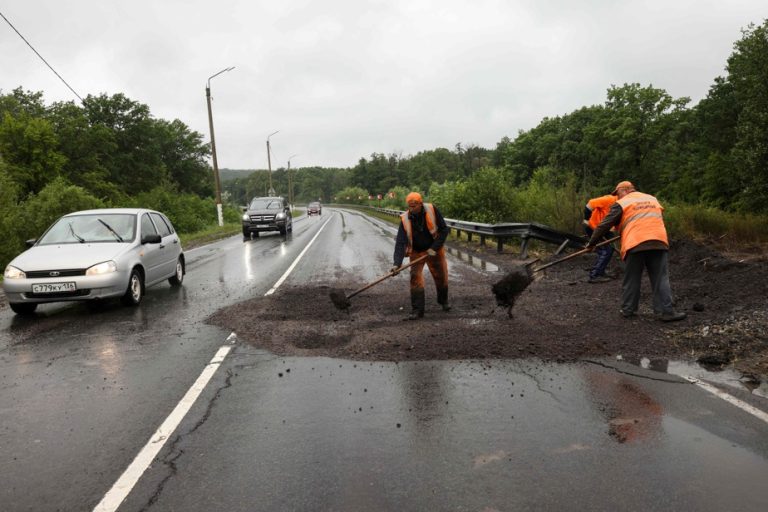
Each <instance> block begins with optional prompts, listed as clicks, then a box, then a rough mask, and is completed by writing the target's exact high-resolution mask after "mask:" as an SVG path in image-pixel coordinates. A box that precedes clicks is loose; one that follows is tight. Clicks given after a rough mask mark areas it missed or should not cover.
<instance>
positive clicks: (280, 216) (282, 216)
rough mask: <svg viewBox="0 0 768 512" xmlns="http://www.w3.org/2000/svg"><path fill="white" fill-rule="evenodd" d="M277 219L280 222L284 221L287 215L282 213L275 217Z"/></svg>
mask: <svg viewBox="0 0 768 512" xmlns="http://www.w3.org/2000/svg"><path fill="white" fill-rule="evenodd" d="M275 218H276V219H278V220H282V219H284V218H285V213H283V212H280V213H278V214H277V215H275Z"/></svg>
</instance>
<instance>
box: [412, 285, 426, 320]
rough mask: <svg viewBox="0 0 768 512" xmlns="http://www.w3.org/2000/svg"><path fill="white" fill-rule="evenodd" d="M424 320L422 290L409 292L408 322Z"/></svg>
mask: <svg viewBox="0 0 768 512" xmlns="http://www.w3.org/2000/svg"><path fill="white" fill-rule="evenodd" d="M419 318H424V288H420V289H416V290H411V314H410V315H408V320H418V319H419Z"/></svg>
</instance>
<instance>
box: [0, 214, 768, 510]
mask: <svg viewBox="0 0 768 512" xmlns="http://www.w3.org/2000/svg"><path fill="white" fill-rule="evenodd" d="M326 221H328V223H327V224H326ZM321 229H322V232H320V234H319V236H318V237H317V238H316V239H315V241H314V243H313V244H312V246H311V247H309V249H308V250H307V251H306V252H305V253H304V255H303V257H302V259H301V261H299V262H298V263H297V264H296V266H295V268H294V270H293V272H292V273H291V274H290V275H289V276H288V277H287V278H286V281H287V282H290V283H292V284H296V283H307V284H311V283H313V282H315V281H327V280H329V279H331V278H332V277H333V276H335V275H338V272H339V271H343V272H353V273H355V275H357V276H358V278H359V279H360V280H361V281H369V280H372V279H374V278H375V277H377V276H379V275H381V274H383V273H384V272H386V270H387V269H388V267H389V265H390V258H391V252H392V238H393V233H392V231H391V230H390V229H388V228H386V227H384V226H382V225H380V224H379V223H376V222H370V221H366V220H364V219H363V218H362V217H361V216H360V215H358V214H354V213H349V212H346V213H344V214H343V215H342V214H341V213H339V212H331V211H330V210H327V211H326V213H325V214H324V215H323V216H321V217H312V218H303V219H301V220H300V221H297V222H296V224H295V228H294V233H293V234H292V235H290V236H289V237H287V238H286V239H283V237H280V236H278V235H267V236H262V237H261V238H259V239H256V240H252V241H248V242H243V241H242V240H241V239H240V238H239V237H236V238H231V239H228V240H225V241H221V242H218V243H216V244H212V245H210V246H206V247H204V248H200V249H196V250H193V251H189V252H188V253H187V258H188V274H187V276H186V279H185V282H184V286H183V287H182V288H181V289H180V290H175V289H171V288H170V287H169V286H167V285H165V284H161V285H158V286H156V287H154V288H150V289H149V290H148V294H147V295H146V297H145V301H144V302H143V303H142V305H141V306H140V307H139V308H136V309H129V308H123V307H121V306H119V305H118V304H113V305H109V306H107V307H105V308H104V309H103V310H101V311H99V312H96V313H93V312H91V311H89V310H88V309H87V308H86V307H84V306H83V305H48V306H44V307H42V308H40V310H41V311H40V314H38V315H37V316H36V317H34V318H31V319H25V318H24V319H23V318H16V317H14V316H13V315H12V313H11V312H10V310H9V309H7V308H5V309H2V310H0V450H1V452H2V453H3V457H2V458H0V480H1V481H2V482H3V483H2V486H0V510H3V511H6V510H7V511H17V510H18V511H21V510H33V511H47V510H65V511H70V510H71V511H80V510H92V509H93V507H94V506H95V505H96V504H97V503H98V502H99V501H100V500H101V499H102V497H103V496H104V494H105V493H106V492H107V491H108V490H109V489H110V488H111V487H112V485H113V484H114V483H115V481H117V480H118V478H119V477H120V475H121V474H122V473H123V471H124V470H125V468H126V467H127V466H128V465H129V464H130V462H131V461H132V460H133V458H134V457H135V456H136V454H137V453H138V452H139V450H141V448H142V446H144V444H145V443H147V441H148V440H149V439H150V438H151V436H152V435H153V433H154V432H155V429H157V428H158V426H159V425H160V424H161V423H162V422H163V420H164V419H165V418H166V417H167V416H168V415H169V413H170V412H171V410H173V408H174V407H175V406H176V404H177V402H178V401H179V400H180V399H181V397H182V396H184V394H185V393H186V391H187V389H188V388H189V387H190V386H191V385H192V383H193V382H194V381H195V379H196V378H197V377H198V375H199V374H200V372H201V371H202V369H203V367H205V365H206V364H207V363H208V362H209V361H210V360H211V357H212V356H213V354H214V353H216V351H217V350H218V349H219V347H221V346H222V345H226V344H227V343H228V342H227V341H226V339H227V337H228V336H229V335H230V333H229V332H225V331H222V330H221V329H218V328H214V327H211V326H207V325H205V324H204V323H203V320H204V318H205V317H207V316H208V315H209V314H211V313H212V312H214V311H215V310H217V309H218V308H220V307H222V306H225V305H227V304H232V303H235V302H239V301H241V300H244V299H247V298H251V297H254V296H259V295H264V294H265V293H267V292H268V291H269V290H270V289H271V288H272V287H273V286H274V285H275V283H276V282H277V281H278V280H279V279H280V277H281V276H282V275H283V273H284V272H285V271H286V269H287V268H288V267H289V266H290V265H291V264H292V263H293V262H294V260H295V259H296V257H297V256H298V255H299V254H300V253H301V252H302V251H303V250H304V249H305V248H306V246H307V244H308V243H309V242H310V240H312V239H313V237H315V235H316V234H317V233H318V231H319V230H321ZM451 264H455V265H458V264H461V263H459V262H458V261H457V260H456V259H452V260H451ZM275 293H279V289H278V290H277V291H276V292H275ZM321 299H322V300H326V299H327V298H326V297H322V298H321ZM646 366H647V365H646ZM651 366H653V365H651ZM727 390H728V391H729V392H730V393H732V394H735V395H736V396H738V397H739V398H741V399H743V400H745V401H747V402H749V403H750V404H752V405H753V406H755V407H758V408H761V409H762V410H763V411H765V410H766V409H767V408H768V407H766V404H767V403H768V400H766V399H765V398H761V397H760V396H756V395H755V394H749V393H748V392H747V391H745V390H740V389H737V388H732V387H729V388H727ZM766 474H768V424H767V423H766V422H765V421H763V420H761V419H759V418H757V417H755V416H754V415H750V414H748V413H747V412H745V411H743V410H741V409H738V408H737V407H735V406H733V405H731V404H729V403H726V402H725V401H723V400H721V399H719V398H716V397H714V396H713V395H711V394H709V393H707V392H705V391H703V390H701V389H700V388H699V387H697V386H694V385H691V384H690V383H687V382H685V381H683V380H682V379H680V378H678V377H676V376H674V375H670V374H667V373H663V372H654V371H650V370H648V369H643V368H640V367H636V366H631V365H627V364H623V363H610V364H608V365H605V364H604V362H585V363H581V364H572V365H551V364H541V363H537V362H535V361H511V362H505V361H496V362H490V363H487V362H484V363H483V362H471V361H467V362H462V361H458V362H457V361H450V362H409V363H399V364H395V363H360V362H352V361H343V360H332V359H323V358H314V359H309V358H279V357H276V356H273V355H271V354H269V353H267V352H265V351H260V350H257V349H255V348H253V347H252V346H250V345H245V344H240V343H237V342H235V343H234V348H233V350H232V352H231V353H230V354H229V355H228V356H227V357H226V358H225V360H224V361H223V363H222V364H221V367H220V368H219V369H218V370H217V372H216V373H215V374H214V376H213V378H212V379H211V381H210V382H209V383H208V385H207V386H206V387H205V388H204V389H203V391H202V394H201V395H200V397H199V398H198V399H197V401H195V403H194V404H193V405H192V408H191V410H190V411H189V413H188V414H187V415H186V416H185V417H184V419H183V420H182V422H181V424H180V425H179V427H178V428H177V429H176V431H175V432H174V433H173V435H172V436H171V437H170V439H169V441H168V443H167V444H166V445H165V446H164V447H163V449H162V450H161V451H160V454H159V455H158V457H157V459H156V460H155V461H154V463H153V464H152V465H151V467H150V468H149V469H148V470H147V471H146V472H145V473H143V475H142V477H141V478H140V480H139V481H138V484H137V485H136V487H135V488H134V489H133V490H132V491H131V493H130V494H129V495H128V497H127V499H126V500H125V501H124V502H123V503H122V505H121V507H120V508H119V510H121V511H134V510H163V511H165V510H179V511H204V510H231V511H238V510H242V511H253V510H350V511H352V510H470V511H474V510H477V511H493V510H498V511H506V510H542V509H545V510H560V509H566V510H584V509H589V510H617V509H621V510H732V509H750V508H754V509H758V510H760V509H765V508H766V506H767V505H768V489H766V486H765V475H766Z"/></svg>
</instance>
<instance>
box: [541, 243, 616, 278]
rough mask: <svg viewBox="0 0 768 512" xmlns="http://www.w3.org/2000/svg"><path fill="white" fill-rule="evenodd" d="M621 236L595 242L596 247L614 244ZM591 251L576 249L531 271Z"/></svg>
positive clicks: (542, 268)
mask: <svg viewBox="0 0 768 512" xmlns="http://www.w3.org/2000/svg"><path fill="white" fill-rule="evenodd" d="M620 238H621V235H618V236H615V237H613V238H609V239H608V240H603V241H602V242H600V243H599V244H595V247H600V246H601V245H606V244H612V243H613V242H615V241H616V240H618V239H620ZM589 251H590V250H589V249H581V250H580V251H576V252H575V253H573V254H569V255H568V256H566V257H565V258H560V259H559V260H555V261H553V262H551V263H547V264H546V265H542V266H540V267H536V268H534V269H533V270H531V272H538V271H539V270H544V269H545V268H547V267H551V266H552V265H557V264H558V263H562V262H564V261H565V260H569V259H571V258H575V257H576V256H579V255H581V254H584V253H585V252H589Z"/></svg>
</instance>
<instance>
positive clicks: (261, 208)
mask: <svg viewBox="0 0 768 512" xmlns="http://www.w3.org/2000/svg"><path fill="white" fill-rule="evenodd" d="M262 231H279V232H280V234H281V235H285V234H286V233H287V232H288V231H293V216H292V215H291V207H290V206H289V205H288V202H287V201H286V200H285V199H284V198H282V197H254V198H253V199H251V202H250V204H248V206H247V208H246V210H245V213H243V238H251V235H253V236H254V237H258V236H259V233H261V232H262Z"/></svg>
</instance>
